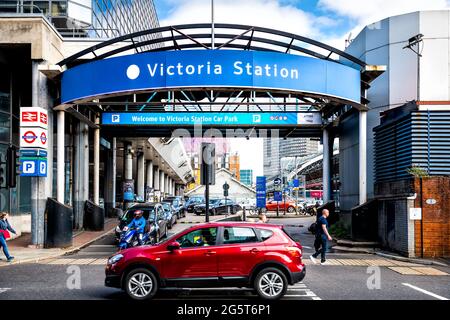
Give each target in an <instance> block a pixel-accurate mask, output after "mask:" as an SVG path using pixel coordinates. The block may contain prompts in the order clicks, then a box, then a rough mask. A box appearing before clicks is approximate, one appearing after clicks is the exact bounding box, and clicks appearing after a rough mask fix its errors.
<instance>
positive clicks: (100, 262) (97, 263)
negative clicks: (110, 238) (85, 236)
mask: <svg viewBox="0 0 450 320" xmlns="http://www.w3.org/2000/svg"><path fill="white" fill-rule="evenodd" d="M107 262H108V260H107V259H97V260H95V261H93V262H91V263H90V264H89V265H91V266H92V265H94V266H104V265H106V263H107Z"/></svg>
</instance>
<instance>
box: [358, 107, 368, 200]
mask: <svg viewBox="0 0 450 320" xmlns="http://www.w3.org/2000/svg"><path fill="white" fill-rule="evenodd" d="M366 202H367V111H359V204H360V205H361V204H364V203H366Z"/></svg>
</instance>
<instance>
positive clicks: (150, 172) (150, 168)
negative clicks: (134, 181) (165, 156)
mask: <svg viewBox="0 0 450 320" xmlns="http://www.w3.org/2000/svg"><path fill="white" fill-rule="evenodd" d="M146 184H147V187H149V188H152V189H153V161H151V160H147V183H146Z"/></svg>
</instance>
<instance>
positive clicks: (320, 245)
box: [310, 209, 333, 265]
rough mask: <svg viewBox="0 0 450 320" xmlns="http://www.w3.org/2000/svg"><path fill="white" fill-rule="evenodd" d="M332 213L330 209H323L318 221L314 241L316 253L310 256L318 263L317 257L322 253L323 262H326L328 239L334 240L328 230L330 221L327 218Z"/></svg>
mask: <svg viewBox="0 0 450 320" xmlns="http://www.w3.org/2000/svg"><path fill="white" fill-rule="evenodd" d="M329 215H330V212H329V211H328V209H323V211H322V216H321V217H320V218H319V219H318V220H317V222H316V224H317V225H316V239H315V242H314V247H315V249H316V253H314V254H313V255H312V256H311V257H310V258H311V260H312V262H313V263H314V264H315V263H316V260H315V259H316V258H317V257H318V256H319V254H320V255H321V261H320V262H321V264H322V265H325V264H326V252H327V248H328V241H331V240H333V239H332V238H331V236H330V234H329V232H328V221H327V218H328V216H329Z"/></svg>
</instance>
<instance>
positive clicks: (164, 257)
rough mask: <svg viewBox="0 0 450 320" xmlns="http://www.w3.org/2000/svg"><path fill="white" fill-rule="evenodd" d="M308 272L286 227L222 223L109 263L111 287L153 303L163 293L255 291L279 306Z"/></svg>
mask: <svg viewBox="0 0 450 320" xmlns="http://www.w3.org/2000/svg"><path fill="white" fill-rule="evenodd" d="M305 272H306V269H305V265H304V264H303V263H302V246H301V245H300V244H299V243H297V242H295V241H294V240H292V239H291V238H290V237H289V235H288V234H287V233H286V232H285V231H284V230H283V228H282V226H278V225H270V224H258V223H245V222H222V223H207V224H201V225H196V226H194V227H191V228H189V229H186V230H184V231H182V232H180V233H179V234H177V235H174V236H172V237H170V238H169V239H167V240H165V241H164V242H161V243H158V244H157V245H154V246H144V247H138V248H132V249H128V250H125V251H122V252H119V253H117V254H116V255H114V256H112V257H111V258H110V259H109V260H108V264H107V266H106V279H105V285H106V286H107V287H114V288H119V289H122V290H125V291H126V292H127V294H128V295H129V296H130V297H131V298H133V299H136V300H144V299H151V298H153V297H154V295H155V294H156V292H157V291H158V289H159V288H163V287H181V288H194V287H195V288H209V287H249V288H254V289H255V290H256V292H257V293H258V295H259V296H260V297H261V298H263V299H268V300H276V299H279V298H281V297H282V296H283V295H284V294H285V293H286V290H287V287H288V285H289V284H291V285H293V284H294V283H296V282H299V281H302V280H303V278H304V277H305Z"/></svg>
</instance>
